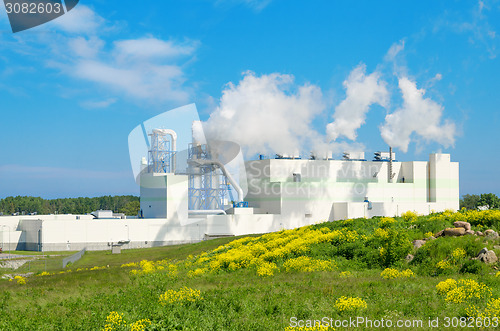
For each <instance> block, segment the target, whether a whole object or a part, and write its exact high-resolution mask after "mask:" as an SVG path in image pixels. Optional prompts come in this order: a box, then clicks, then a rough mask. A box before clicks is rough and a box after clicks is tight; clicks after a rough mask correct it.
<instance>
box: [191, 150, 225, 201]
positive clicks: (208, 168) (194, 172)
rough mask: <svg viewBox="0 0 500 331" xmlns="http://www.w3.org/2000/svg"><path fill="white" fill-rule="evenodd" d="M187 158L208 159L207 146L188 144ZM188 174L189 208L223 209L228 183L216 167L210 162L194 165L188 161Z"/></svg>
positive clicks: (209, 156)
mask: <svg viewBox="0 0 500 331" xmlns="http://www.w3.org/2000/svg"><path fill="white" fill-rule="evenodd" d="M188 159H189V160H194V159H198V160H210V159H211V154H210V150H209V148H208V146H207V145H193V144H190V145H189V148H188ZM188 162H189V161H188ZM188 176H189V188H188V195H189V210H215V209H221V210H223V209H224V200H225V198H226V193H227V187H228V184H227V179H226V177H225V176H224V175H223V174H222V172H221V171H220V169H219V168H218V167H216V166H214V165H212V164H206V165H196V166H194V165H193V164H192V163H190V165H189V171H188Z"/></svg>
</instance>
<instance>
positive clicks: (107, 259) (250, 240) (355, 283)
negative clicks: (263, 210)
mask: <svg viewBox="0 0 500 331" xmlns="http://www.w3.org/2000/svg"><path fill="white" fill-rule="evenodd" d="M456 220H467V221H469V222H470V223H471V224H472V225H473V229H474V230H485V229H487V228H492V229H495V230H497V231H498V230H499V229H500V212H499V211H487V212H466V213H450V212H447V213H443V214H434V215H430V216H425V217H417V216H416V215H413V214H411V213H407V214H405V215H404V217H402V218H396V219H392V218H382V219H381V218H374V219H368V220H366V219H357V220H347V221H339V222H333V223H322V224H317V225H314V226H310V227H306V228H301V229H298V230H289V231H281V232H277V233H273V234H267V235H263V236H254V237H245V238H224V239H216V240H212V241H206V242H202V243H198V244H192V245H180V246H171V247H160V248H151V249H141V250H128V251H122V254H119V255H111V254H110V252H88V253H86V254H85V256H84V257H83V258H82V259H81V260H80V261H78V262H76V263H75V264H74V265H72V266H70V267H69V268H66V269H70V270H71V272H68V270H62V269H60V262H61V260H62V258H63V257H62V256H59V257H50V258H49V259H48V260H51V264H50V268H49V267H47V270H48V271H49V275H46V274H42V273H41V272H40V271H38V275H36V276H32V277H28V278H26V279H25V280H22V279H21V280H19V282H18V280H14V281H6V280H4V281H0V289H1V294H0V301H1V302H0V309H1V310H2V311H1V314H0V329H1V330H99V329H107V330H141V329H144V328H143V327H146V329H148V330H149V329H150V330H172V329H174V330H175V329H178V330H283V329H285V328H286V327H288V326H290V319H291V318H292V317H295V318H296V319H297V320H304V321H306V320H314V319H322V318H323V317H328V318H331V319H333V320H345V319H349V318H350V317H351V318H354V317H364V318H367V319H371V320H372V321H375V320H377V321H380V320H382V319H384V320H385V321H387V320H390V321H391V322H392V323H394V324H395V323H397V321H399V320H402V321H406V320H422V326H423V327H417V326H415V327H410V328H406V329H416V330H422V329H430V328H429V325H428V321H429V319H432V320H435V319H436V318H439V327H438V328H434V330H435V329H444V326H445V323H446V320H445V318H446V317H449V318H450V324H451V323H455V324H457V322H458V323H460V320H459V319H460V318H464V319H465V318H467V317H477V316H480V317H482V318H484V317H489V318H494V317H495V316H497V317H498V316H499V315H500V299H499V298H500V274H499V273H498V272H497V271H496V269H495V268H496V267H497V266H498V264H493V265H485V264H483V263H481V262H478V261H474V260H471V258H472V257H475V256H476V255H477V253H478V252H479V250H480V249H482V248H483V247H487V248H488V249H493V250H494V251H495V252H496V254H497V255H499V256H500V250H499V249H497V248H498V247H497V248H495V247H494V246H496V245H499V241H498V239H497V240H494V239H492V238H488V237H476V236H464V237H457V238H450V237H446V238H443V237H440V238H437V239H435V240H430V241H428V242H427V243H426V244H425V245H424V246H423V247H422V248H420V249H418V250H414V249H413V247H412V244H411V241H412V240H414V239H423V238H425V237H428V236H430V235H431V234H435V233H436V232H438V231H439V230H441V229H443V228H445V227H451V226H452V223H453V222H454V221H456ZM409 253H411V254H413V255H414V256H415V258H414V259H413V261H412V262H410V263H408V262H407V261H406V260H405V257H406V256H407V254H409ZM52 261H53V264H52ZM140 261H143V262H140ZM58 263H59V266H57V264H58ZM22 268H25V267H22ZM92 269H94V270H92ZM40 270H42V269H40ZM24 271H25V270H22V269H20V270H19V271H16V272H18V273H22V272H24ZM497 274H498V276H497ZM447 279H453V280H456V281H458V282H457V283H454V282H453V281H447V282H446V283H442V282H444V281H446V280H447ZM24 281H25V282H26V283H25V284H22V283H23V282H24ZM342 297H344V298H342ZM453 318H455V319H454V320H453ZM386 323H387V322H386ZM464 323H465V324H464ZM499 323H500V321H499ZM467 324H469V322H463V323H462V325H467ZM386 325H387V324H386ZM451 326H452V325H450V329H457V328H452V327H451ZM458 326H460V324H458ZM337 329H351V330H354V329H363V327H362V325H358V326H357V327H347V328H344V327H341V328H337ZM464 329H470V328H467V327H464ZM490 329H495V328H493V327H490Z"/></svg>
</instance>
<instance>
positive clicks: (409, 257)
mask: <svg viewBox="0 0 500 331" xmlns="http://www.w3.org/2000/svg"><path fill="white" fill-rule="evenodd" d="M414 257H415V256H413V255H412V254H408V255H406V257H405V260H406V262H408V263H410V262H411V261H413V258H414Z"/></svg>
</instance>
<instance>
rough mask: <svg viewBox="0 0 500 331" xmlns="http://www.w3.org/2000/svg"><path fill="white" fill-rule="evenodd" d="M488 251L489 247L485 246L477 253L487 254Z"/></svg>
mask: <svg viewBox="0 0 500 331" xmlns="http://www.w3.org/2000/svg"><path fill="white" fill-rule="evenodd" d="M486 253H488V248H486V247H485V248H483V249H482V250H480V251H479V253H477V256H479V255H481V254H486Z"/></svg>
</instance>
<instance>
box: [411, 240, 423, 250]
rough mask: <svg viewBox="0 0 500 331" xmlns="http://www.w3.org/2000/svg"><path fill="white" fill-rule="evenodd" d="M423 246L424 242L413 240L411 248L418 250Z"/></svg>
mask: <svg viewBox="0 0 500 331" xmlns="http://www.w3.org/2000/svg"><path fill="white" fill-rule="evenodd" d="M424 244H425V240H413V248H415V249H419V248H420V247H422V246H423V245H424Z"/></svg>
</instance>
